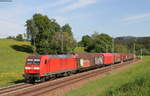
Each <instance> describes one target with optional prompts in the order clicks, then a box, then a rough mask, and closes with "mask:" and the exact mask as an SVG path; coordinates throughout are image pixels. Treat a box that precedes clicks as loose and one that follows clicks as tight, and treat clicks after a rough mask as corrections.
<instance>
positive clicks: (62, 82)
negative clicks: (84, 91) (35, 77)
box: [0, 61, 135, 96]
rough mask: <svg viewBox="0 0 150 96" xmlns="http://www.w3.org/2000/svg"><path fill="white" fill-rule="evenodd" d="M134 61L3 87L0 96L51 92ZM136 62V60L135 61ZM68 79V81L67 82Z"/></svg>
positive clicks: (20, 95)
mask: <svg viewBox="0 0 150 96" xmlns="http://www.w3.org/2000/svg"><path fill="white" fill-rule="evenodd" d="M132 62H133V61H128V62H125V63H123V64H115V65H112V66H107V67H103V68H99V69H96V70H91V71H87V72H83V73H79V74H76V75H72V76H68V77H64V78H60V79H56V80H52V81H48V82H44V83H40V84H37V85H34V86H33V85H26V84H25V85H24V86H21V85H20V88H21V89H20V88H19V85H18V86H17V87H15V86H14V87H11V88H12V89H11V88H10V89H7V88H5V89H7V90H4V91H2V92H1V90H2V89H0V96H41V95H43V94H45V93H49V92H51V91H54V90H57V89H59V88H63V87H65V86H68V85H70V84H73V83H77V82H80V81H82V80H85V79H88V78H92V77H95V76H98V75H101V74H106V73H108V72H111V70H114V69H118V68H120V67H123V66H126V65H128V64H130V63H132ZM134 62H135V61H134ZM66 81H67V82H66Z"/></svg>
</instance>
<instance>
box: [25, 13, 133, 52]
mask: <svg viewBox="0 0 150 96" xmlns="http://www.w3.org/2000/svg"><path fill="white" fill-rule="evenodd" d="M26 29H27V32H26V34H27V39H28V40H30V41H31V45H32V46H34V47H33V49H34V52H37V53H39V54H61V53H72V52H83V51H86V52H118V53H120V52H121V53H129V52H132V53H133V51H131V50H133V47H131V46H128V44H124V43H126V42H124V43H120V42H118V41H119V40H122V39H119V38H112V37H111V36H109V35H107V34H103V33H102V34H99V33H98V32H95V33H94V34H92V35H91V36H89V35H85V36H83V37H82V40H81V41H80V42H76V41H75V39H74V37H73V33H72V28H71V26H70V25H69V24H65V25H64V26H61V25H60V24H58V23H57V22H56V20H55V19H49V18H48V17H47V16H43V15H41V14H34V15H33V17H32V18H31V19H29V20H27V21H26ZM129 42H130V41H129ZM129 45H131V44H129ZM113 46H114V48H113Z"/></svg>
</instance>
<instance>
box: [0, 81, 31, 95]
mask: <svg viewBox="0 0 150 96" xmlns="http://www.w3.org/2000/svg"><path fill="white" fill-rule="evenodd" d="M29 86H32V84H26V83H19V84H14V85H10V86H6V87H2V88H0V96H2V94H4V93H8V92H11V91H15V90H19V89H22V88H26V87H29Z"/></svg>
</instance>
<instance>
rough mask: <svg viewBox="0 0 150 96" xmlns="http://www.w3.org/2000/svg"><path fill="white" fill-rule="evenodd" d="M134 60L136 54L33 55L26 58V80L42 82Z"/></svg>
mask: <svg viewBox="0 0 150 96" xmlns="http://www.w3.org/2000/svg"><path fill="white" fill-rule="evenodd" d="M133 59H134V54H125V53H78V54H68V55H32V56H28V57H27V58H26V64H25V67H24V78H25V80H26V82H30V83H31V82H32V83H33V82H42V81H45V80H49V79H51V78H57V77H59V76H67V75H70V74H75V73H79V72H82V71H87V70H91V69H95V68H99V67H103V66H107V65H111V64H116V63H122V62H126V61H129V60H133Z"/></svg>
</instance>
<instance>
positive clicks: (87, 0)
mask: <svg viewBox="0 0 150 96" xmlns="http://www.w3.org/2000/svg"><path fill="white" fill-rule="evenodd" d="M96 2H97V1H96V0H77V2H74V3H72V4H70V5H68V6H66V7H64V8H62V9H60V10H61V11H62V12H64V11H71V10H75V9H78V8H83V7H86V6H88V5H92V4H95V3H96Z"/></svg>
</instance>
